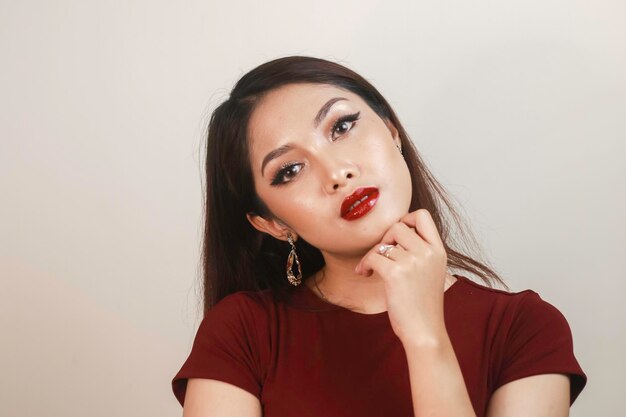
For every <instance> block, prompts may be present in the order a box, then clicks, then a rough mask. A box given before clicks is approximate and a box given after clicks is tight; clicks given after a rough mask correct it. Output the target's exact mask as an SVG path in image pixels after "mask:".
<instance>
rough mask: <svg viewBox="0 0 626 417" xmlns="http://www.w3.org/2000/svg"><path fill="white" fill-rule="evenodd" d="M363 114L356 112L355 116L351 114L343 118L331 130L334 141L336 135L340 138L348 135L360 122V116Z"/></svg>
mask: <svg viewBox="0 0 626 417" xmlns="http://www.w3.org/2000/svg"><path fill="white" fill-rule="evenodd" d="M360 114H361V112H356V113H354V114H349V115H347V116H342V117H340V118H339V119H337V121H336V122H335V124H334V125H333V127H332V129H331V136H332V138H333V140H334V139H336V137H335V133H337V134H338V135H339V136H341V135H344V134H346V133H347V132H348V131H350V130H351V129H352V127H353V126H354V125H355V124H356V121H357V120H359V115H360Z"/></svg>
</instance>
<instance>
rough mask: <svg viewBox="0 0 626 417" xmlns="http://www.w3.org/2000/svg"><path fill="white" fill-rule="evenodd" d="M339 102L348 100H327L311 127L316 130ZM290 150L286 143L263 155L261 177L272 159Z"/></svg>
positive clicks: (334, 98)
mask: <svg viewBox="0 0 626 417" xmlns="http://www.w3.org/2000/svg"><path fill="white" fill-rule="evenodd" d="M341 100H348V99H347V98H345V97H333V98H331V99H330V100H328V101H327V102H326V103H324V105H323V106H322V107H321V108H320V109H319V111H318V112H317V115H316V116H315V119H313V127H315V128H317V127H318V126H319V125H320V123H321V122H322V120H324V117H326V115H327V114H328V112H329V111H330V108H331V107H332V106H333V104H335V103H336V102H338V101H341ZM292 149H293V145H292V144H291V143H286V144H284V145H281V146H279V147H278V148H276V149H274V150H273V151H270V152H269V153H268V154H267V155H265V158H263V163H262V164H261V176H263V175H264V174H263V171H265V165H267V164H268V163H269V162H270V161H271V160H272V159H275V158H278V157H279V156H282V155H284V154H286V153H287V152H289V151H290V150H292Z"/></svg>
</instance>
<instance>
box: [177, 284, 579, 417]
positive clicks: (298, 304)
mask: <svg viewBox="0 0 626 417" xmlns="http://www.w3.org/2000/svg"><path fill="white" fill-rule="evenodd" d="M455 277H457V278H458V280H457V281H456V282H455V283H453V284H452V286H450V287H449V288H448V290H446V292H445V293H444V319H445V324H446V329H447V331H448V334H449V336H450V339H451V341H452V346H453V347H454V351H455V353H456V356H457V359H458V361H459V365H460V367H461V370H462V372H463V377H464V379H465V385H466V386H467V390H468V392H469V396H470V398H471V401H472V404H473V406H474V410H475V411H476V415H477V416H478V417H482V416H484V415H485V412H486V407H487V404H488V401H489V398H490V396H491V394H492V393H493V392H494V391H495V390H496V389H497V388H498V387H500V386H501V385H503V384H505V383H507V382H510V381H513V380H515V379H518V378H523V377H526V376H530V375H536V374H544V373H565V374H568V375H569V377H570V381H571V385H570V387H571V393H570V404H572V403H573V402H574V400H575V399H576V397H578V394H580V392H581V391H582V389H583V387H584V386H585V384H586V382H587V376H586V375H585V373H584V372H583V370H582V369H581V367H580V365H579V364H578V362H577V360H576V358H575V356H574V351H573V342H572V333H571V330H570V327H569V324H568V322H567V320H566V319H565V317H564V316H563V314H562V313H561V312H560V311H559V310H558V309H557V308H556V307H554V306H553V305H552V304H550V303H548V302H546V301H544V300H543V299H541V298H540V296H539V294H537V293H536V292H534V291H532V290H529V289H527V290H524V291H521V292H517V293H509V292H506V291H503V290H499V289H492V288H489V287H486V286H483V285H481V284H478V283H475V282H473V281H470V280H469V279H468V278H466V277H464V276H461V275H456V274H455ZM307 309H308V310H311V309H317V310H322V311H313V312H311V311H307ZM192 377H193V378H211V379H217V380H220V381H225V382H228V383H231V384H234V385H236V386H238V387H241V388H243V389H244V390H246V391H249V392H251V393H252V394H253V395H255V396H256V397H257V398H259V401H260V402H261V405H262V407H263V415H264V416H266V417H293V416H294V415H298V416H299V417H308V416H315V417H319V416H324V417H334V416H337V417H339V416H341V417H343V416H346V415H353V416H359V417H368V416H372V417H374V416H376V417H379V416H381V415H389V416H394V417H403V416H406V417H413V408H412V399H411V388H410V384H409V374H408V367H407V361H406V354H405V352H404V348H403V346H402V344H401V342H400V339H399V338H398V337H397V336H396V335H395V333H394V332H393V330H392V328H391V323H390V322H389V316H388V314H387V312H386V311H385V312H382V313H377V314H363V313H357V312H354V311H351V310H349V309H347V308H344V307H340V306H335V305H332V304H329V303H327V302H325V301H324V300H322V299H321V298H319V297H318V296H317V295H316V294H315V293H314V292H313V291H312V290H311V289H310V288H308V287H307V286H306V285H304V284H302V285H300V286H298V287H295V288H294V289H293V297H292V300H291V302H289V303H286V302H282V301H273V299H272V297H271V296H270V293H269V290H267V291H261V292H253V291H240V292H237V293H234V294H230V295H228V296H227V297H225V298H223V299H222V300H221V301H220V302H218V303H217V304H216V305H215V306H214V307H213V308H212V309H210V310H209V312H208V314H207V315H206V316H205V318H204V319H203V320H202V322H201V323H200V326H199V328H198V332H197V334H196V337H195V340H194V343H193V347H192V349H191V353H190V354H189V357H188V358H187V360H186V361H185V363H184V364H183V366H182V368H181V369H180V371H179V372H178V373H177V375H176V376H175V377H174V379H173V381H172V388H173V390H174V394H175V395H176V398H177V399H178V401H179V402H180V403H181V405H182V404H183V402H184V398H185V389H186V386H187V378H192Z"/></svg>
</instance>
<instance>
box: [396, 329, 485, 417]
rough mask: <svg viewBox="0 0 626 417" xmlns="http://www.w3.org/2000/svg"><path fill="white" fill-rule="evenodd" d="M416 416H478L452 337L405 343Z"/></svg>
mask: <svg viewBox="0 0 626 417" xmlns="http://www.w3.org/2000/svg"><path fill="white" fill-rule="evenodd" d="M403 346H404V350H405V352H406V355H407V362H408V367H409V379H410V382H411V398H412V400H413V412H414V415H415V417H476V413H475V412H474V408H473V407H472V403H471V400H470V398H469V394H468V392H467V387H466V386H465V381H464V379H463V374H462V373H461V367H460V366H459V362H458V360H457V358H456V354H455V353H454V349H453V348H452V343H451V342H450V338H449V336H448V334H447V333H446V332H445V331H444V332H443V334H442V335H441V336H439V337H435V338H429V339H428V340H421V341H410V342H406V343H403Z"/></svg>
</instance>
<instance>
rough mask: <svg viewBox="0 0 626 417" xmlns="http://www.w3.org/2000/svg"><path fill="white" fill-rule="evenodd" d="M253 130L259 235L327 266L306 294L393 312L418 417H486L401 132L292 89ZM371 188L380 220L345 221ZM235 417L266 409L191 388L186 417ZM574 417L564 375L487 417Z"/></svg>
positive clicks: (508, 396) (493, 404) (504, 400)
mask: <svg viewBox="0 0 626 417" xmlns="http://www.w3.org/2000/svg"><path fill="white" fill-rule="evenodd" d="M333 97H344V98H346V99H347V100H342V101H338V102H336V103H335V104H334V105H333V106H332V108H331V110H330V112H329V113H328V115H327V116H326V118H324V119H323V120H322V122H321V124H320V125H319V127H313V119H314V117H315V115H316V114H317V112H318V110H319V109H320V108H321V107H322V105H323V104H324V103H326V102H327V101H328V100H329V99H331V98H333ZM294 109H295V111H294ZM356 111H360V112H361V113H360V119H359V120H358V121H356V123H352V122H346V123H344V124H342V125H341V126H340V127H339V128H338V129H336V130H335V131H333V130H332V126H333V124H334V122H335V120H336V119H337V118H338V117H339V116H344V115H346V114H350V113H354V112H356ZM249 129H250V130H249V138H250V163H251V166H252V169H253V175H254V183H255V188H256V191H257V193H258V195H259V197H260V198H261V199H262V200H263V201H264V202H265V204H266V205H267V207H268V208H269V209H270V211H271V212H272V214H273V216H271V217H270V218H263V217H260V216H258V215H253V214H251V213H249V214H248V215H247V218H248V220H249V221H250V223H251V224H252V225H253V226H254V227H255V228H256V229H258V230H260V231H262V232H264V233H268V234H270V235H271V236H273V237H275V238H277V239H281V240H285V241H286V240H287V232H291V233H292V234H293V235H294V236H296V238H297V237H298V236H300V237H302V238H304V239H306V240H307V241H308V242H309V243H311V244H312V245H314V246H315V247H317V248H318V249H319V250H320V251H321V252H322V255H323V256H324V259H325V261H326V266H325V267H324V268H323V269H322V271H320V273H319V274H317V275H315V276H313V277H311V278H310V279H309V280H308V281H306V282H305V285H308V286H309V287H311V288H313V285H312V282H313V281H312V280H313V279H319V283H318V285H319V286H320V287H321V289H322V292H323V293H324V294H325V296H326V298H328V299H329V300H330V301H331V302H333V303H335V304H339V305H344V306H350V308H352V309H354V310H356V311H360V312H364V313H366V314H370V313H378V312H381V311H388V313H389V318H390V321H391V324H392V326H393V329H394V331H395V333H396V334H397V335H398V337H399V338H400V340H401V341H402V343H403V346H404V349H405V351H406V354H407V364H408V368H409V376H410V385H411V395H412V400H413V405H414V413H415V416H424V415H432V416H450V417H451V416H454V417H460V416H466V417H472V416H474V417H475V412H474V410H473V408H472V405H471V401H470V398H469V395H468V392H467V388H466V386H465V383H464V379H463V375H462V373H461V369H460V367H459V364H458V361H457V358H456V356H455V352H454V349H453V347H452V344H451V342H450V338H449V336H448V334H447V331H446V329H445V325H444V320H443V293H444V291H445V290H446V289H447V288H448V287H449V286H450V285H451V284H453V283H454V281H455V280H456V278H454V277H452V276H451V275H450V274H449V273H448V272H447V270H446V263H447V262H446V253H445V251H444V249H443V244H442V242H441V238H440V235H439V233H438V230H437V228H436V226H435V224H434V222H433V221H432V218H431V216H430V213H429V212H428V211H427V210H424V209H419V210H416V211H413V212H410V213H409V212H408V210H409V205H410V199H411V195H410V193H411V178H410V175H409V171H408V169H407V167H406V164H405V162H404V159H403V158H402V156H401V154H400V152H398V148H397V147H396V146H397V145H399V144H400V141H399V137H398V133H397V130H396V128H395V127H394V126H393V125H392V124H391V123H389V122H388V121H385V120H382V119H381V118H380V117H378V115H376V113H374V112H373V111H372V110H371V109H370V108H369V107H368V106H367V104H366V103H365V102H364V101H363V100H362V99H361V98H360V97H359V96H357V95H355V94H352V93H350V92H347V91H344V90H341V89H338V88H336V87H333V86H327V85H319V84H297V85H293V84H292V85H287V86H284V87H281V88H279V89H276V90H273V91H272V92H270V93H268V94H267V95H266V96H265V97H264V99H263V100H262V102H261V103H259V105H258V107H257V108H256V109H255V111H254V112H253V114H252V117H251V120H250V124H249ZM288 142H290V143H291V144H292V147H293V149H292V150H290V151H289V152H288V153H285V154H284V155H282V156H280V157H279V158H277V159H275V160H273V161H272V162H270V163H269V164H268V165H267V166H266V167H265V172H264V173H262V172H261V165H262V161H263V159H264V157H265V155H267V153H268V152H270V151H272V150H274V149H276V148H278V147H279V146H281V145H284V144H285V143H288ZM287 162H294V163H298V164H300V165H298V166H297V167H295V168H294V169H292V170H291V171H290V172H289V175H288V176H287V177H285V178H283V179H284V180H286V181H290V182H289V183H288V184H285V185H283V186H279V187H274V186H271V182H272V179H273V177H274V174H275V173H276V171H278V168H279V166H280V165H281V164H284V163H287ZM369 185H373V186H376V187H378V188H379V191H380V197H379V200H378V202H377V204H376V206H375V207H374V209H373V210H371V211H370V212H369V213H368V214H367V215H366V216H364V217H362V218H360V219H358V220H355V221H346V220H344V219H343V218H341V217H340V214H339V210H340V206H341V202H342V201H343V199H344V198H345V197H346V196H347V195H349V194H350V193H352V192H353V191H354V189H356V188H357V187H360V186H369ZM381 242H382V243H389V244H393V245H397V246H398V247H397V248H396V249H394V250H392V251H391V252H390V254H389V257H388V258H387V257H385V256H382V255H381V254H379V253H378V252H377V251H376V249H377V246H378V244H379V243H381ZM320 278H321V279H320ZM433 381H437V383H436V384H433ZM208 398H213V400H210V401H209V400H207V399H208ZM529 399H532V400H529ZM234 408H237V412H236V414H237V415H249V416H259V415H260V403H259V401H258V399H257V398H256V397H254V396H252V395H251V394H250V393H248V392H246V391H244V390H242V389H240V388H238V387H235V386H233V385H230V384H225V383H220V382H219V381H214V380H210V379H206V380H203V379H190V381H189V385H188V388H187V400H186V403H185V417H196V416H201V415H208V414H211V415H215V416H222V415H224V416H226V415H233V410H234ZM568 414H569V379H568V378H567V376H566V375H562V374H543V375H535V376H530V377H526V378H520V379H518V380H515V381H512V382H509V383H507V384H505V385H503V386H502V387H500V388H499V389H498V390H496V391H495V392H494V394H493V395H492V397H491V399H490V402H489V408H488V411H487V415H488V417H518V416H528V415H533V416H541V417H557V416H559V417H562V416H567V415H568Z"/></svg>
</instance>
